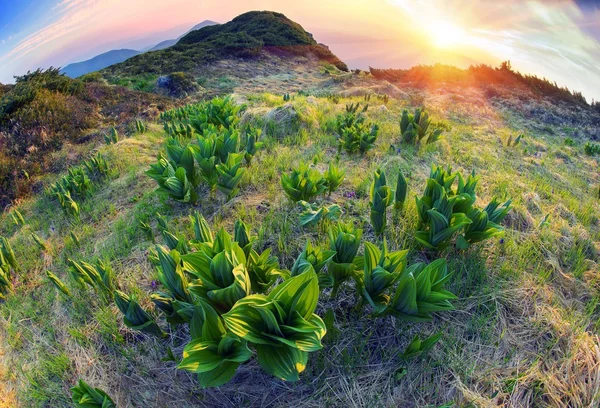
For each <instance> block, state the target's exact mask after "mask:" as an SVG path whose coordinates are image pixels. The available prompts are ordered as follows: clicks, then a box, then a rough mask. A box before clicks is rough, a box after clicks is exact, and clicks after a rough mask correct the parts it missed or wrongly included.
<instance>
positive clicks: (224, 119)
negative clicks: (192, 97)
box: [160, 96, 242, 138]
mask: <svg viewBox="0 0 600 408" xmlns="http://www.w3.org/2000/svg"><path fill="white" fill-rule="evenodd" d="M241 108H242V107H241V106H238V105H236V104H235V102H234V101H233V99H231V97H229V96H227V97H224V98H213V99H212V100H210V101H204V102H200V103H195V104H189V105H185V106H181V107H179V108H174V109H170V110H167V111H165V112H162V113H161V114H160V120H161V121H162V122H163V126H164V129H165V131H166V132H167V133H168V134H169V135H170V136H185V137H188V138H189V137H192V136H193V133H199V134H203V133H204V131H205V130H206V129H207V128H211V127H224V128H226V129H232V128H237V126H238V125H239V122H240V117H239V113H240V110H241Z"/></svg>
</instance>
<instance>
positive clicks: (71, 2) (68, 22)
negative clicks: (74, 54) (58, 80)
mask: <svg viewBox="0 0 600 408" xmlns="http://www.w3.org/2000/svg"><path fill="white" fill-rule="evenodd" d="M96 2H97V0H64V1H63V2H61V3H59V4H58V5H57V6H56V7H55V8H56V9H58V14H57V20H56V21H54V22H53V23H51V24H49V25H47V26H46V27H43V28H42V29H40V30H38V31H35V32H34V33H32V34H29V35H28V36H26V37H25V38H23V39H22V40H21V41H19V42H18V43H17V44H16V45H15V46H14V47H13V48H12V49H11V50H10V51H8V52H7V53H6V54H4V55H2V56H0V63H3V62H5V61H8V60H17V59H21V58H23V57H24V56H26V55H28V54H29V53H31V52H33V51H35V50H37V49H39V48H41V47H43V46H44V45H46V44H48V43H49V42H52V41H54V40H56V39H59V38H61V37H63V36H65V35H67V34H69V33H71V32H73V31H74V30H77V29H78V28H81V27H82V26H83V25H84V24H85V23H86V20H87V19H88V18H90V17H91V16H92V13H93V8H92V7H90V6H91V5H93V3H96ZM8 39H9V40H11V39H12V37H8Z"/></svg>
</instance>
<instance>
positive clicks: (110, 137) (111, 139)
mask: <svg viewBox="0 0 600 408" xmlns="http://www.w3.org/2000/svg"><path fill="white" fill-rule="evenodd" d="M118 141H119V132H117V129H115V128H114V127H111V128H110V132H109V133H108V134H106V133H105V134H104V142H105V143H106V144H107V145H111V144H115V143H117V142H118Z"/></svg>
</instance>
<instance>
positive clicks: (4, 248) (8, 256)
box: [0, 237, 19, 271]
mask: <svg viewBox="0 0 600 408" xmlns="http://www.w3.org/2000/svg"><path fill="white" fill-rule="evenodd" d="M0 255H1V257H2V258H0V259H3V260H4V262H3V263H4V264H6V265H9V266H10V267H12V268H13V269H14V270H15V271H18V270H19V263H18V262H17V257H16V256H15V253H14V251H13V249H12V246H11V245H10V242H9V241H8V239H7V238H6V237H0Z"/></svg>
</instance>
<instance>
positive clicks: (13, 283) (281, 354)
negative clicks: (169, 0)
mask: <svg viewBox="0 0 600 408" xmlns="http://www.w3.org/2000/svg"><path fill="white" fill-rule="evenodd" d="M378 1H379V0H378ZM1 3H2V2H0V4H1ZM41 3H42V2H40V4H41ZM51 3H52V4H55V3H58V4H57V5H54V6H52V5H51V7H55V8H56V10H61V7H63V6H62V3H61V2H57V1H54V2H51ZM63 3H68V4H70V5H71V6H70V7H73V10H75V9H76V10H80V8H79V7H80V5H79V3H78V2H77V1H73V2H69V1H67V2H63ZM80 3H86V2H85V1H83V2H80ZM149 3H153V2H149ZM181 3H182V4H183V2H181ZM223 3H227V2H223ZM232 3H233V2H232ZM249 3H252V2H249ZM270 3H273V2H270ZM270 3H269V4H270ZM358 3H361V4H362V2H353V1H350V2H349V3H348V7H347V10H345V11H344V13H346V14H348V16H349V15H350V11H349V10H351V9H352V7H356V8H357V9H358V8H359V5H357V4H358ZM388 3H389V2H388ZM397 3H402V2H397ZM415 3H417V2H415ZM557 3H559V2H557ZM569 4H571V3H570V2H569ZM249 6H250V5H246V6H245V7H246V9H247V8H248V7H249ZM388 6H389V4H388ZM572 6H573V7H579V6H578V5H577V4H576V3H575V2H573V3H572ZM11 7H12V6H11ZM15 7H17V6H15ZM38 7H42V6H41V5H38ZM89 7H92V8H93V7H97V8H94V10H96V11H94V12H98V13H100V10H101V7H109V6H107V5H97V6H89ZM112 7H114V8H115V10H114V12H115V13H119V11H118V10H117V9H118V8H119V7H120V6H118V5H116V4H115V5H113V6H112ZM123 7H127V6H123ZM140 7H142V8H144V7H145V5H141V6H140ZM148 7H149V8H148V10H150V9H152V10H154V9H153V8H151V7H150V6H148ZM220 7H221V8H226V5H225V4H222V5H221V6H220ZM236 7H237V6H236ZM261 7H262V5H261ZM307 7H308V6H307ZM323 7H325V6H323ZM360 7H362V6H360ZM394 7H397V8H399V9H402V8H401V7H400V6H398V5H395V6H394ZM406 7H412V6H411V5H408V6H406ZM519 7H520V6H519ZM523 7H525V6H523ZM548 7H553V6H548ZM555 7H558V6H557V5H556V6H555ZM581 7H583V6H581ZM282 8H283V7H282ZM7 10H8V9H7ZM11 10H13V9H11ZM25 10H27V9H25ZM40 10H41V9H40ZM48 10H55V9H51V8H49V9H48ZM56 10H55V11H56ZM69 10H70V9H69V7H67V11H69ZM81 10H83V8H82V9H81ZM235 10H237V8H235ZM287 10H288V8H285V10H282V11H285V12H286V14H285V15H284V14H281V13H278V12H272V11H250V12H244V13H242V14H240V15H238V16H237V17H235V18H233V19H230V21H228V22H224V23H222V24H217V23H214V22H213V21H212V20H213V19H214V20H216V21H219V19H218V18H217V17H218V16H219V15H215V16H213V15H208V14H207V15H205V16H202V17H207V18H210V19H211V21H206V22H205V23H206V24H205V23H202V24H200V25H198V27H200V28H196V27H194V28H193V29H192V30H191V31H188V32H186V33H183V34H181V36H180V37H179V38H178V39H177V40H172V41H171V42H168V43H165V44H164V45H161V46H160V47H159V45H160V44H159V45H157V46H156V47H154V48H151V47H150V46H148V47H146V48H143V47H142V46H137V45H135V46H136V47H138V48H137V49H136V50H127V49H125V47H126V46H127V47H133V46H134V45H128V44H133V42H131V41H133V40H132V38H133V35H132V36H131V37H132V38H130V39H128V38H122V39H121V43H119V44H120V46H119V47H120V48H123V49H122V50H120V51H121V52H119V53H118V55H119V56H121V55H122V59H121V60H119V61H118V62H116V63H114V60H113V59H111V61H110V63H107V64H106V65H103V66H101V67H100V66H99V65H98V64H100V63H101V62H102V58H101V57H102V55H99V56H98V57H96V58H95V59H94V64H92V65H93V67H94V68H93V69H94V70H92V68H90V71H89V72H87V73H84V74H82V75H79V76H77V77H70V76H68V74H69V72H70V71H69V70H66V71H63V70H62V69H61V68H55V67H52V66H50V65H49V64H47V65H44V68H37V69H36V65H32V66H31V69H30V70H29V71H27V69H25V71H27V72H26V73H23V72H21V73H18V74H16V75H15V77H14V81H13V82H14V83H10V84H6V85H3V84H0V204H1V209H0V407H19V408H20V407H88V408H93V407H98V408H100V407H102V408H111V407H113V408H114V407H119V408H121V407H432V408H433V407H438V408H442V407H448V408H449V407H597V406H599V405H600V337H599V335H600V323H599V322H600V171H599V170H600V103H597V102H594V101H593V100H591V98H590V97H589V95H592V94H593V92H594V89H593V86H592V85H591V84H597V83H598V82H597V80H598V78H592V77H589V79H587V80H589V83H590V87H589V89H581V91H585V96H584V94H582V93H580V92H578V91H573V90H571V89H569V88H567V87H566V86H563V85H562V82H560V81H558V80H557V82H555V81H554V79H552V80H550V79H546V78H545V77H544V75H541V74H540V75H538V74H536V72H532V71H530V70H520V69H517V68H516V66H518V64H519V63H520V62H522V59H520V57H516V56H515V55H516V54H514V53H513V54H510V53H509V54H507V55H504V54H502V53H499V54H498V55H496V57H497V58H498V59H499V60H498V61H499V62H498V63H490V62H488V61H487V60H482V61H484V62H480V60H478V59H477V58H475V57H473V58H472V59H471V60H470V61H471V62H470V63H469V64H468V65H464V66H463V67H459V66H458V65H460V64H457V66H454V65H453V64H452V65H451V64H449V63H447V61H445V60H443V59H440V60H439V61H436V62H429V61H426V60H423V61H424V62H423V63H421V62H418V64H414V65H413V66H412V68H406V67H407V66H410V65H404V68H385V67H382V68H374V66H376V65H378V64H379V62H378V60H374V61H373V62H372V63H370V64H371V66H373V67H372V68H367V67H364V66H363V67H358V66H357V65H356V63H353V62H352V61H350V59H349V60H348V61H344V60H343V59H342V57H339V56H338V55H336V52H335V47H334V46H333V45H332V46H328V45H326V44H323V43H320V42H318V41H317V40H316V39H315V38H317V36H316V35H313V34H311V33H309V32H308V31H306V30H305V28H303V26H302V25H300V24H299V23H296V22H295V21H293V20H292V19H290V18H288V17H286V16H291V15H294V14H296V13H295V12H289V13H288V12H287ZM290 10H296V9H295V8H290ZM361 10H362V9H361ZM578 10H579V9H578ZM582 10H583V9H582ZM13 11H14V10H13ZM146 11H147V10H146ZM15 12H16V11H15ZM48 13H50V11H48ZM149 13H150V12H149V11H148V13H146V14H144V15H143V16H144V17H142V16H140V19H149V18H150V17H149V15H150V14H149ZM297 13H299V14H301V13H300V12H299V11H298V12H297ZM323 13H324V11H323ZM357 13H358V12H357ZM556 13H559V11H556ZM582 13H583V11H582ZM590 13H592V12H591V11H590ZM594 13H596V14H593V15H594V16H600V12H598V11H597V9H596V11H595V12H594ZM237 14H239V13H237ZM346 14H340V16H339V18H340V19H344V18H351V17H348V16H346ZM69 15H70V14H67V15H66V16H67V17H68V16H69ZM177 15H179V14H177ZM344 16H346V17H344ZM67 17H65V18H67ZM422 17H423V18H424V19H425V18H427V16H422ZM90 18H91V17H90ZM161 18H162V19H167V18H169V16H167V15H163V16H162V17H161ZM173 18H175V17H173ZM195 18H196V19H197V20H202V18H199V17H198V16H195ZM323 18H324V17H323ZM328 18H333V17H328ZM352 18H354V17H352ZM356 18H358V17H356ZM365 18H366V17H365ZM304 20H306V21H307V22H310V24H311V25H310V27H311V29H312V27H315V26H318V25H319V24H322V23H323V21H325V20H322V19H317V17H315V20H314V21H312V20H310V18H309V17H306V18H305V19H304ZM65 21H67V20H60V21H59V23H60V24H63V23H64V24H67V23H66V22H65ZM94 21H96V20H94ZM181 21H183V22H185V21H187V20H185V21H184V20H181ZM223 21H227V20H226V19H225V20H223ZM431 21H433V20H431ZM595 21H597V22H598V23H599V24H600V17H598V18H596V20H595ZM178 22H179V20H178V21H173V25H175V24H176V23H178ZM59 23H56V24H59ZM3 24H4V20H2V18H0V27H2V25H3ZM7 24H8V23H7ZM90 24H91V23H90ZM98 24H99V23H98ZM132 24H134V22H132ZM136 24H138V25H144V27H146V29H147V33H150V31H148V30H150V23H149V22H148V23H144V22H143V21H141V20H140V21H137V22H136ZM423 24H425V23H423ZM428 24H429V23H428ZM431 24H433V23H431ZM61 27H62V26H61ZM103 27H104V26H103ZM106 27H108V26H106ZM106 27H105V28H103V30H107V31H106V33H107V38H106V41H108V39H109V38H108V37H110V38H111V41H112V40H114V38H117V37H115V36H116V35H117V34H118V33H117V32H116V31H115V32H111V33H110V34H111V35H112V37H111V36H110V35H108V32H109V31H111V29H110V28H106ZM427 27H429V25H427V24H425V25H424V28H423V29H426V28H427ZM437 27H442V26H440V25H439V24H438V25H437ZM444 27H446V26H444ZM596 27H597V26H596ZM358 29H359V28H356V30H358ZM444 29H445V30H446V31H445V34H446V36H447V37H446V38H445V41H444V42H443V43H439V41H438V43H436V44H437V46H438V48H440V49H443V52H449V51H448V49H449V48H451V47H458V45H456V44H459V42H460V41H462V42H464V43H466V42H467V41H466V40H464V36H466V35H467V34H461V35H459V32H458V31H455V30H450V28H449V27H446V28H444ZM456 29H457V30H458V28H456ZM332 30H333V28H332ZM460 30H462V29H460ZM499 30H500V29H499ZM540 30H541V29H540ZM155 31H156V32H158V31H160V30H158V28H157V29H156V30H155ZM434 32H435V31H434ZM165 33H166V31H165ZM357 33H358V31H357ZM460 33H462V31H460ZM539 33H540V34H539V35H542V34H543V33H542V32H541V31H539ZM2 34H3V31H2V30H0V37H2ZM377 34H378V33H372V35H373V36H375V35H377ZM442 34H443V33H442ZM73 35H77V34H73ZM82 35H83V34H82ZM120 35H124V34H122V33H121V34H120ZM162 35H163V36H164V38H162V40H165V41H166V40H168V39H169V38H170V37H169V36H167V34H164V33H163V34H162ZM356 35H357V36H358V35H359V34H356ZM481 35H483V34H481ZM590 35H591V34H590ZM113 37H114V38H113ZM172 37H173V38H175V37H176V35H172ZM82 38H83V37H82ZM119 38H120V37H119ZM136 38H137V37H136ZM140 38H142V37H141V36H140ZM153 38H154V37H153ZM332 38H333V35H332ZM511 38H512V37H511ZM515 38H516V37H515ZM590 38H592V37H590ZM38 40H39V41H42V43H40V44H44V43H43V41H46V40H48V41H50V39H48V38H47V39H46V40H43V39H41V38H40V39H38ZM27 41H29V40H27ZM31 41H32V40H31ZM100 41H101V40H100V39H97V42H98V43H100ZM127 41H130V43H128V42H127ZM153 41H154V40H153ZM169 41H170V40H169ZM339 41H341V40H339ZM365 41H366V40H365ZM402 41H403V42H404V41H406V42H409V41H411V39H410V38H404V39H402ZM415 41H416V40H415ZM540 41H541V42H543V41H545V40H543V39H540ZM564 41H565V42H567V41H569V40H568V39H564ZM590 41H591V40H590ZM594 41H595V40H594ZM434 42H435V41H434ZM2 43H4V40H3V41H2ZM155 43H158V41H155ZM50 44H52V43H50ZM73 44H75V43H73ZM106 44H109V42H107V43H106ZM161 44H162V43H161ZM469 44H470V43H469ZM29 46H30V45H28V44H25V43H23V44H21V47H29ZM74 46H75V45H73V47H74ZM412 46H415V45H412ZM18 47H19V46H17V51H11V52H10V53H8V54H6V57H3V56H2V54H0V72H1V73H2V74H5V73H6V74H8V73H9V71H8V65H6V66H5V67H4V68H3V64H4V62H3V61H9V60H10V58H17V57H16V56H17V55H20V54H19V53H18ZM44 47H45V46H44V45H40V48H32V49H33V50H34V51H27V52H28V53H30V54H31V53H36V52H40V53H41V52H42V51H41V50H42V49H43V48H44ZM420 47H421V45H420ZM422 47H425V45H423V46H422ZM431 47H434V46H431ZM589 47H592V45H589ZM593 47H596V48H597V49H599V50H600V35H599V39H598V41H597V42H595V45H593ZM399 48H401V46H399ZM50 49H53V48H52V47H50V46H49V47H48V48H47V50H46V51H47V52H48V53H50ZM56 49H57V50H58V48H56ZM1 50H2V48H0V51H1ZM36 50H37V51H36ZM46 51H44V52H46ZM102 51H106V49H103V50H102ZM61 52H63V51H61ZM64 52H66V51H64ZM357 52H358V51H357ZM440 52H442V51H440ZM56 53H57V54H56V55H58V53H59V51H56ZM423 53H425V51H423ZM23 55H25V54H23ZM73 55H75V54H73ZM81 55H83V54H81ZM115 55H116V54H114V55H113V56H112V57H111V58H116V56H115ZM370 55H371V56H372V58H378V54H377V53H376V52H373V53H372V54H370ZM419 55H420V54H419ZM596 55H600V53H599V54H596ZM510 57H512V59H513V61H512V62H511V61H509V58H510ZM22 58H25V56H23V57H22ZM28 58H29V57H28ZM44 58H46V57H44ZM48 58H50V57H48ZM57 58H58V57H57ZM69 58H72V59H73V60H74V61H76V60H77V57H74V56H71V57H69ZM48 61H54V60H51V59H48ZM56 61H60V60H59V59H56ZM502 61H504V62H502ZM596 62H600V60H597V61H596ZM19 63H21V62H19ZM407 64H408V63H407ZM540 64H542V62H540ZM545 64H546V63H545ZM549 64H550V62H547V64H546V65H549ZM572 64H577V61H573V62H572ZM40 65H42V64H41V63H40ZM513 65H514V67H513ZM54 66H58V64H55V65H54ZM86 66H87V65H85V64H84V63H83V62H82V63H79V64H78V70H81V69H85V67H86ZM379 66H381V65H379ZM519 66H520V65H519ZM5 69H6V71H5V72H2V71H3V70H5ZM594 69H595V68H594ZM78 72H79V71H78ZM573 75H575V74H573ZM598 75H599V77H600V73H598ZM567 76H569V74H567ZM594 81H595V82H594ZM559 83H560V84H561V85H559ZM588 99H589V100H591V102H588Z"/></svg>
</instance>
